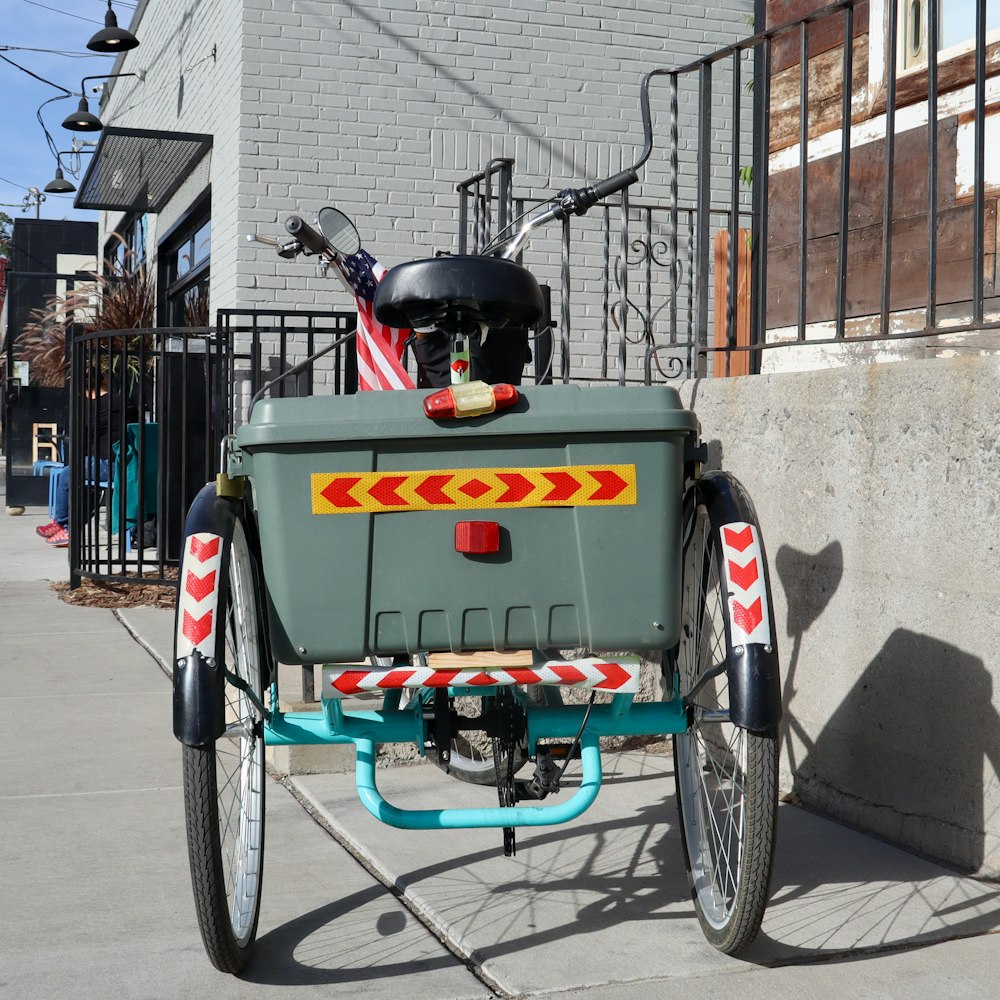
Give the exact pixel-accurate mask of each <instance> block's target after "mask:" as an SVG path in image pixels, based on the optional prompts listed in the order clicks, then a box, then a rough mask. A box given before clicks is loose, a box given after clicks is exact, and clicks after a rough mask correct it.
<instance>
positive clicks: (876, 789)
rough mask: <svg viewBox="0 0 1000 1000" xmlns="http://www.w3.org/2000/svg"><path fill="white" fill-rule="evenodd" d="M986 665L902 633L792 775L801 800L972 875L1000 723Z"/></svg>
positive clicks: (999, 767)
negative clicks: (986, 772) (986, 767)
mask: <svg viewBox="0 0 1000 1000" xmlns="http://www.w3.org/2000/svg"><path fill="white" fill-rule="evenodd" d="M992 701H993V680H992V678H991V676H990V674H989V672H988V671H987V669H986V666H985V664H984V663H983V661H982V660H981V659H979V658H978V657H976V656H973V655H971V654H969V653H967V652H964V651H963V650H961V649H958V648H957V647H955V646H952V645H950V644H948V643H945V642H941V641H940V640H938V639H935V638H933V637H931V636H927V635H922V634H920V633H918V632H912V631H909V630H908V629H896V630H895V631H894V632H893V633H892V634H891V635H890V636H889V638H888V639H887V640H886V642H885V644H884V645H883V647H882V648H881V649H880V650H879V651H878V653H877V654H876V655H875V657H874V658H873V659H872V661H871V663H869V665H868V666H867V667H866V668H865V670H864V672H863V673H862V675H861V676H860V677H859V678H858V680H857V682H856V683H855V684H854V686H853V687H852V688H851V690H850V691H849V692H848V694H847V696H846V697H845V698H844V700H843V701H842V702H841V704H840V705H839V706H838V707H837V709H836V711H835V712H834V713H833V715H832V716H831V717H830V720H829V722H828V723H827V724H826V726H825V727H824V729H823V731H822V732H821V733H820V735H819V737H818V738H817V739H816V741H815V743H814V744H813V745H812V747H811V748H810V749H809V751H808V753H807V754H806V756H805V758H804V759H803V760H802V762H801V764H800V765H799V767H798V768H797V770H796V774H795V789H796V791H797V792H798V793H799V794H800V795H801V796H802V798H803V799H804V800H805V801H808V802H810V803H812V804H814V805H817V806H818V807H819V808H822V809H829V810H830V811H832V812H835V813H836V815H838V816H840V817H841V818H843V819H844V820H846V821H847V822H849V823H852V824H855V825H858V826H862V827H864V828H866V829H873V830H874V832H876V833H880V834H882V835H883V836H891V837H892V839H893V840H894V841H896V842H897V843H902V844H904V845H905V846H907V847H909V848H910V849H912V850H914V851H917V852H919V853H923V854H927V855H930V856H932V857H935V858H939V859H942V860H944V861H946V862H949V863H951V864H953V865H955V866H956V867H957V868H959V869H960V870H963V871H966V872H975V871H978V870H979V869H980V867H981V866H982V865H983V862H984V860H985V837H986V834H985V830H986V822H987V817H986V815H985V796H984V780H983V765H984V761H988V762H989V763H990V764H991V765H992V767H993V769H994V770H995V771H998V772H1000V716H998V714H997V711H996V709H995V708H994V707H993V704H992Z"/></svg>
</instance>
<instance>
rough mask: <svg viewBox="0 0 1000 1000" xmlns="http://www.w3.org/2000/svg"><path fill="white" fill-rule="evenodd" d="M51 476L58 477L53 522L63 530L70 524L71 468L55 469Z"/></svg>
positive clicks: (65, 466) (66, 466)
mask: <svg viewBox="0 0 1000 1000" xmlns="http://www.w3.org/2000/svg"><path fill="white" fill-rule="evenodd" d="M51 475H53V476H55V477H56V489H55V505H54V509H53V511H52V520H53V521H55V522H56V524H58V525H59V526H60V527H61V528H65V527H66V526H67V525H68V524H69V466H68V465H64V466H63V467H62V468H61V469H55V470H53V472H52V473H51Z"/></svg>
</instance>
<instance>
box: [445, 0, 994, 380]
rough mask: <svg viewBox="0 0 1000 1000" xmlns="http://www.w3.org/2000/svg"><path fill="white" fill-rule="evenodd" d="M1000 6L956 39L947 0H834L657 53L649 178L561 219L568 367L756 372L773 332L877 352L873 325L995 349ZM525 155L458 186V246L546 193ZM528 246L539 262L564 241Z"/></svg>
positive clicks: (497, 228) (883, 335)
mask: <svg viewBox="0 0 1000 1000" xmlns="http://www.w3.org/2000/svg"><path fill="white" fill-rule="evenodd" d="M989 16H990V15H989V14H988V11H987V7H986V4H985V3H982V2H980V3H979V4H977V5H975V16H974V19H973V20H970V21H969V23H968V24H967V25H965V28H966V30H967V32H968V35H969V37H968V39H967V40H966V43H965V44H959V45H957V46H952V47H950V48H944V47H943V46H944V45H945V44H946V42H945V39H944V35H943V28H942V25H943V24H947V25H949V26H951V27H950V30H952V29H954V30H957V31H958V33H959V34H958V37H960V36H961V30H962V26H961V25H959V26H958V27H957V28H954V25H955V24H956V23H957V21H956V19H958V14H957V13H956V12H955V11H952V10H950V9H948V10H946V5H945V4H944V2H943V0H926V2H924V3H922V4H916V5H911V4H904V5H897V4H896V3H889V4H887V5H886V17H885V19H884V22H883V19H882V18H876V19H873V20H871V21H870V20H869V5H868V4H867V3H864V2H863V0H839V2H835V3H831V4H829V5H827V6H825V7H822V8H820V9H817V10H816V11H814V12H812V13H809V14H808V15H807V16H805V17H802V18H799V19H797V20H794V21H790V22H788V23H784V24H778V25H774V26H772V27H768V28H767V29H766V30H764V31H761V32H760V33H758V34H756V35H753V36H752V37H750V38H747V39H745V40H743V41H740V42H737V43H735V44H733V45H730V46H727V47H726V48H723V49H720V50H719V51H717V52H714V53H711V54H710V55H707V56H705V57H703V58H701V59H698V60H696V61H694V62H692V63H689V64H688V65H686V66H682V67H679V68H677V69H671V70H654V71H653V72H652V73H651V74H650V76H649V81H648V82H649V83H650V84H652V86H650V94H651V95H652V97H653V107H652V116H653V121H654V127H655V143H654V145H655V147H656V154H657V155H656V156H654V158H653V160H651V161H650V163H649V164H647V168H646V171H645V173H644V176H643V184H644V188H643V190H644V191H652V192H653V193H654V194H655V195H656V197H654V198H653V199H648V200H647V203H644V204H638V203H635V202H633V203H630V202H629V199H628V196H627V194H626V196H625V197H624V198H623V199H622V201H621V202H620V203H615V204H613V205H610V206H606V207H605V208H604V211H603V219H601V220H600V225H599V226H597V227H595V226H594V224H593V222H590V221H588V220H586V219H584V220H577V219H573V220H572V222H570V221H567V222H566V223H565V224H564V226H563V229H562V233H561V234H560V237H561V240H560V243H561V246H560V251H559V252H560V254H561V266H560V269H559V280H558V281H557V282H556V287H557V288H558V290H559V295H560V311H559V315H560V341H561V345H560V346H561V351H560V361H561V375H562V378H563V379H566V380H568V379H569V378H570V377H574V378H576V377H580V378H589V379H591V380H594V379H595V377H596V380H600V379H607V378H612V379H614V378H617V380H618V381H619V382H621V383H623V384H624V383H626V382H631V381H635V380H640V381H643V382H647V383H648V382H650V381H654V380H658V379H660V378H662V377H670V376H678V375H679V376H688V377H690V376H697V375H703V374H706V373H709V372H711V373H713V374H739V373H748V372H755V371H758V370H760V368H761V365H762V358H763V357H764V356H765V354H766V352H768V351H771V350H775V349H786V350H787V349H789V348H792V349H794V348H799V349H802V348H803V347H808V348H810V349H813V348H819V349H823V348H826V349H828V350H829V349H832V352H831V353H832V355H833V357H837V356H838V354H837V352H838V350H839V351H840V352H841V353H840V356H841V357H842V356H843V348H844V347H845V345H858V347H859V350H858V351H857V352H856V356H857V357H860V358H861V359H865V358H866V357H870V356H872V352H871V345H872V344H873V342H877V343H880V344H882V345H883V346H885V345H888V344H890V343H891V342H895V341H904V340H913V339H917V338H924V339H925V340H926V339H927V338H935V337H947V338H949V343H951V344H954V342H955V341H956V340H958V341H961V338H962V335H967V337H966V341H965V342H966V343H973V342H978V343H981V345H982V346H983V347H991V346H993V347H995V346H996V338H993V340H992V341H989V340H987V341H983V340H982V338H979V340H978V341H976V338H974V337H973V336H972V335H973V334H977V333H979V332H981V331H990V330H996V329H998V328H1000V298H998V294H997V292H998V289H997V248H996V242H997V235H996V234H997V215H998V209H1000V200H998V194H1000V184H997V183H996V181H995V179H994V180H991V177H992V176H993V175H992V174H991V173H990V172H989V171H987V161H986V150H987V135H988V133H989V134H992V133H991V132H990V129H991V128H995V127H996V122H997V119H996V116H995V115H992V116H990V115H988V114H987V81H988V78H994V79H993V82H995V78H996V77H997V76H1000V30H997V29H1000V25H995V24H994V23H993V22H992V21H989V20H988V17H989ZM911 18H917V20H916V21H912V22H911V20H909V19H911ZM942 18H944V20H942ZM954 30H953V31H952V33H953V34H954ZM950 40H951V41H953V40H954V38H952V39H950ZM901 53H902V54H901ZM803 68H804V69H805V71H803ZM512 173H513V163H512V162H511V161H509V160H495V161H493V162H492V163H491V164H490V165H489V167H488V168H487V169H486V170H485V171H483V173H481V174H479V175H477V176H476V177H473V178H470V179H469V181H466V182H464V183H463V184H461V185H459V197H460V201H459V206H460V210H459V225H460V236H459V250H460V252H473V253H475V252H481V251H482V250H483V249H484V248H486V247H488V246H489V245H490V241H491V240H493V241H495V240H496V238H497V234H498V233H500V232H502V231H503V229H504V227H505V226H509V225H511V223H512V221H513V220H516V219H517V218H518V217H519V216H520V214H521V213H522V212H523V211H525V209H530V208H531V207H532V205H533V204H538V203H539V202H537V201H535V202H533V201H532V200H531V199H529V198H525V197H522V196H521V195H520V194H518V193H517V192H515V191H514V187H513V182H512ZM534 246H535V244H532V245H529V247H528V249H527V251H526V252H525V254H524V257H525V263H527V264H528V266H530V267H531V268H532V270H536V271H537V266H536V265H537V264H538V262H539V260H540V259H541V258H545V257H547V258H548V259H549V260H550V261H551V258H552V257H553V256H554V254H553V252H552V249H551V247H549V246H545V247H543V248H542V249H541V251H540V253H536V251H535V249H534ZM596 247H600V248H601V250H598V249H596ZM597 258H599V259H602V272H603V273H602V278H601V282H602V287H601V293H600V306H599V313H600V318H601V333H600V335H601V344H600V352H599V359H600V360H599V371H597V372H594V371H592V370H591V371H578V370H577V368H576V366H575V365H574V369H573V370H572V371H571V369H570V344H571V341H572V338H573V330H572V328H571V322H572V323H575V324H579V317H580V314H581V313H585V312H586V311H587V310H591V311H593V310H594V309H595V307H594V305H593V300H594V293H593V289H591V290H590V291H589V292H588V291H587V279H586V278H584V277H581V276H580V275H581V274H583V273H584V272H586V271H587V269H588V268H589V269H590V270H591V271H592V270H593V263H592V262H593V261H594V259H597ZM588 294H589V298H587V296H588ZM577 301H583V302H584V308H583V309H575V310H574V309H571V303H573V304H574V305H575V303H576V302H577ZM864 344H869V345H870V346H869V350H868V352H867V353H866V352H865V350H864V349H863V348H861V347H860V345H864ZM896 349H897V350H901V349H902V345H897V348H896Z"/></svg>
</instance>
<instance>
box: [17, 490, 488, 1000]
mask: <svg viewBox="0 0 1000 1000" xmlns="http://www.w3.org/2000/svg"><path fill="white" fill-rule="evenodd" d="M42 514H43V512H42V511H37V512H35V511H32V510H31V509H30V508H29V512H28V513H26V514H25V515H24V516H22V517H10V516H8V515H6V514H2V513H0V649H2V656H0V717H2V719H3V723H2V731H3V740H2V744H0V774H2V781H0V845H2V848H0V850H2V857H0V861H2V864H0V868H2V875H0V996H3V997H9V998H10V1000H52V998H54V997H60V998H68V1000H76V998H94V1000H108V998H109V997H115V998H118V1000H133V998H136V1000H138V998H144V1000H145V998H149V1000H154V998H155V1000H177V998H181V997H205V996H211V997H213V998H220V1000H221V998H233V1000H237V998H245V997H250V996H253V997H279V996H281V997H288V996H289V995H290V993H294V995H295V996H296V997H303V998H305V997H314V996H315V997H319V996H323V997H331V996H340V997H356V996H358V995H359V994H360V993H363V994H364V995H365V997H366V998H375V1000H377V998H380V997H381V998H384V1000H398V998H399V997H400V996H406V997H422V998H427V1000H439V998H443V997H469V998H485V997H489V996H490V995H491V994H490V991H489V990H488V989H487V988H486V987H485V986H484V984H483V983H482V982H480V981H479V980H477V979H476V977H475V976H473V975H472V973H470V972H469V971H468V969H467V968H466V967H465V966H464V965H463V964H462V963H461V962H460V961H458V960H457V959H456V958H455V957H454V956H453V955H451V954H450V953H449V952H448V950H447V949H446V948H445V947H444V946H443V945H442V944H441V943H440V941H438V940H437V939H436V938H435V937H434V935H432V934H431V933H430V932H429V931H428V930H427V929H426V928H425V927H424V926H422V925H421V923H420V922H419V921H417V920H416V919H414V917H413V916H412V915H411V914H410V913H409V912H408V911H407V910H406V908H405V907H404V906H402V905H401V903H400V902H399V901H398V900H397V899H396V898H395V897H394V896H393V895H392V894H391V893H390V892H388V891H387V890H386V889H385V888H384V887H383V886H382V885H381V884H380V883H379V882H377V881H376V880H375V879H374V878H372V876H371V875H370V874H369V873H368V872H367V871H366V870H365V869H364V868H363V867H362V866H361V865H359V864H358V863H357V861H355V860H354V859H353V858H352V857H351V856H350V855H349V854H348V853H347V852H346V851H345V850H344V849H343V848H342V847H340V845H338V844H337V843H336V842H335V841H334V840H333V839H332V838H331V837H330V836H329V835H328V834H327V833H326V832H325V831H324V830H323V829H322V828H321V827H320V826H319V825H317V823H315V822H314V821H313V820H312V819H311V818H310V817H309V815H308V814H307V813H306V812H305V810H303V809H302V807H301V806H300V805H299V803H298V802H297V801H296V800H295V798H293V796H292V795H291V794H289V792H288V791H286V790H285V789H284V788H283V787H282V786H281V785H280V784H278V783H276V782H270V783H269V786H268V789H267V795H268V800H267V840H268V846H269V848H271V851H272V853H271V854H270V856H269V857H268V862H267V867H266V874H265V879H264V902H263V906H262V912H261V921H260V929H259V943H258V955H257V958H256V960H255V962H254V964H253V965H252V966H251V968H250V969H249V970H248V973H247V975H245V976H244V977H243V978H241V979H236V978H234V977H231V976H226V975H223V974H221V973H218V972H216V971H215V970H214V969H213V968H212V967H211V965H210V964H209V962H208V959H207V958H206V957H205V954H204V951H203V949H202V946H201V940H200V938H199V935H198V928H197V924H196V921H195V914H194V905H193V902H192V896H191V884H190V877H189V874H188V862H187V851H186V846H185V835H184V809H183V796H182V790H181V787H180V786H181V770H180V751H179V747H178V745H177V743H176V742H175V741H174V738H173V735H172V733H171V720H170V712H171V707H170V706H171V692H170V683H169V681H168V679H167V677H166V676H165V675H164V673H163V671H162V670H161V668H160V666H159V664H158V663H157V662H156V661H155V660H154V658H153V657H151V656H150V655H149V654H148V653H147V652H146V651H145V650H144V649H143V648H142V647H141V646H139V645H137V644H136V642H135V641H134V639H133V638H132V636H131V635H130V634H129V633H128V631H127V630H126V629H125V628H124V627H123V626H122V624H121V622H120V621H119V620H118V619H117V617H116V616H115V614H114V613H113V612H111V611H104V610H98V609H93V608H80V607H71V606H70V605H67V604H65V603H63V602H62V601H60V600H58V598H57V597H56V595H55V594H53V592H52V590H51V588H50V585H49V583H48V582H46V581H47V580H51V579H65V577H66V569H65V566H66V553H65V550H61V551H60V550H56V551H53V550H52V549H47V548H46V546H45V544H44V543H43V542H42V541H41V540H40V539H38V538H37V537H36V536H35V534H34V527H35V525H37V524H41V523H42V522H43V521H44V520H45V518H44V517H43V516H42ZM160 617H161V619H162V620H164V621H166V620H167V619H169V618H170V617H171V615H170V614H169V613H165V612H161V613H160ZM290 987H294V990H291V991H290Z"/></svg>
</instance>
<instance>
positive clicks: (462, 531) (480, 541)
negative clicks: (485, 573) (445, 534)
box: [455, 521, 500, 555]
mask: <svg viewBox="0 0 1000 1000" xmlns="http://www.w3.org/2000/svg"><path fill="white" fill-rule="evenodd" d="M455 551H456V552H466V553H468V554H469V555H487V554H488V553H490V552H499V551H500V525H499V524H498V523H497V522H496V521H459V522H458V523H457V524H456V525H455Z"/></svg>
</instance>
